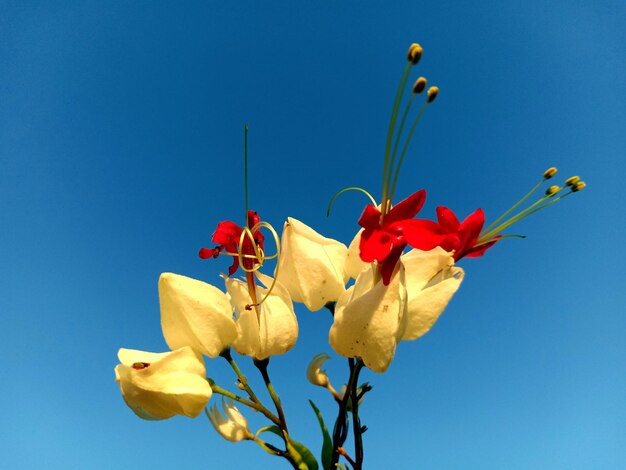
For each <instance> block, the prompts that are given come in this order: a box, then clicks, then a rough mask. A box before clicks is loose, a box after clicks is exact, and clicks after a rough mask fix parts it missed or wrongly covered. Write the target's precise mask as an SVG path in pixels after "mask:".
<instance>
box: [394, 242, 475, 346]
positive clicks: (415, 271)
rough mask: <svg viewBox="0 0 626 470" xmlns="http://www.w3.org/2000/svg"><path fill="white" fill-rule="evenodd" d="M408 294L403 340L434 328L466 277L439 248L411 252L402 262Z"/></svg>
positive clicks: (415, 337) (452, 259) (448, 255)
mask: <svg viewBox="0 0 626 470" xmlns="http://www.w3.org/2000/svg"><path fill="white" fill-rule="evenodd" d="M401 261H402V264H403V265H404V269H405V276H406V286H407V293H408V307H407V326H406V330H405V332H404V334H403V335H402V339H403V340H413V339H417V338H419V337H420V336H422V335H424V334H425V333H426V332H428V330H430V329H431V328H432V326H433V325H434V324H435V322H436V321H437V319H438V318H439V316H440V315H441V313H442V312H443V311H444V309H445V308H446V306H447V305H448V302H450V299H451V298H452V296H453V295H454V293H455V292H456V291H457V289H458V288H459V286H460V285H461V281H462V280H463V277H464V275H465V273H464V272H463V270H462V269H461V268H458V267H455V266H454V258H453V257H452V255H451V254H450V253H448V252H446V251H444V250H443V249H441V248H439V247H437V248H435V249H433V250H430V251H420V250H411V251H410V252H409V253H407V254H406V255H403V256H402V258H401Z"/></svg>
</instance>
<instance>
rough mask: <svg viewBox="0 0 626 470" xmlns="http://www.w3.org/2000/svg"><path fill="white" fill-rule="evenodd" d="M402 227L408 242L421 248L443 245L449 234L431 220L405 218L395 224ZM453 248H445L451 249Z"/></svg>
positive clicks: (426, 248)
mask: <svg viewBox="0 0 626 470" xmlns="http://www.w3.org/2000/svg"><path fill="white" fill-rule="evenodd" d="M393 227H394V228H395V227H400V228H401V229H402V233H403V234H404V238H405V239H406V241H407V243H408V244H409V245H411V246H412V247H413V248H417V249H419V250H425V251H428V250H432V249H433V248H435V247H436V246H441V245H442V243H444V242H445V241H446V240H447V237H448V235H447V234H446V233H443V232H442V231H441V228H440V226H439V224H437V223H436V222H433V221H431V220H423V219H417V220H416V219H410V220H403V221H401V222H398V223H396V224H394V225H393ZM451 249H453V248H448V247H446V248H444V250H447V251H449V250H451Z"/></svg>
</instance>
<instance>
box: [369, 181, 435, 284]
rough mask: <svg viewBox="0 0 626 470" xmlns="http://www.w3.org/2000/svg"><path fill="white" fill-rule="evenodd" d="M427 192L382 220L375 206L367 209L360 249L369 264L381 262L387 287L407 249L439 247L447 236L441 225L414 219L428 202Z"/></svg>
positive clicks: (421, 193) (416, 194)
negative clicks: (441, 230)
mask: <svg viewBox="0 0 626 470" xmlns="http://www.w3.org/2000/svg"><path fill="white" fill-rule="evenodd" d="M425 200H426V191H424V190H423V189H422V190H420V191H418V192H416V193H414V194H412V195H410V196H409V197H408V198H406V199H405V200H404V201H401V202H399V203H398V204H396V205H395V206H394V207H393V208H392V209H391V210H390V211H389V212H388V213H387V214H386V215H385V216H384V217H383V218H382V219H383V220H382V222H381V215H382V214H381V212H380V211H379V210H378V209H377V208H375V207H374V206H373V205H372V204H369V205H367V206H366V207H365V210H364V211H363V214H361V218H360V219H359V225H360V226H361V227H363V228H364V230H363V233H362V234H361V241H360V243H359V250H360V252H361V259H362V260H363V261H365V262H366V263H372V262H374V261H378V263H379V264H380V272H381V276H382V279H383V284H384V285H388V284H389V281H390V280H391V275H392V274H393V270H394V269H395V267H396V264H397V262H398V260H399V259H400V256H401V255H402V252H403V251H404V248H406V246H407V245H411V246H412V247H413V248H419V249H420V250H431V249H433V248H435V247H436V246H438V244H439V243H440V242H441V241H442V240H443V238H444V237H443V236H441V235H440V234H439V233H438V225H437V224H436V223H435V222H431V221H428V220H414V219H413V217H415V216H416V215H417V213H418V212H419V211H420V209H421V208H422V206H423V205H424V201H425Z"/></svg>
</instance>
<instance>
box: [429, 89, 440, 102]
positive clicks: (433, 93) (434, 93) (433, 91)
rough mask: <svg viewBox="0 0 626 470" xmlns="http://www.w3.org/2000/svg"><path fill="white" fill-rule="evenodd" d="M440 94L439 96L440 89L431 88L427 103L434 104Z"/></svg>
mask: <svg viewBox="0 0 626 470" xmlns="http://www.w3.org/2000/svg"><path fill="white" fill-rule="evenodd" d="M438 94H439V88H437V87H436V86H431V87H430V88H429V89H428V98H427V99H426V102H427V103H432V102H433V101H435V98H437V95H438Z"/></svg>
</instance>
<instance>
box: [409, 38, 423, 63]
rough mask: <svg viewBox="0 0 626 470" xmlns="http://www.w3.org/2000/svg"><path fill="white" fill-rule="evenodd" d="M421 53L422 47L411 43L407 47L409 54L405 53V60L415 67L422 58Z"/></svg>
mask: <svg viewBox="0 0 626 470" xmlns="http://www.w3.org/2000/svg"><path fill="white" fill-rule="evenodd" d="M423 51H424V49H422V46H420V45H419V44H416V43H413V44H411V45H410V46H409V52H408V53H407V56H406V58H407V60H408V61H409V62H413V65H415V64H417V63H418V62H419V61H420V59H421V58H422V52H423Z"/></svg>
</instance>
